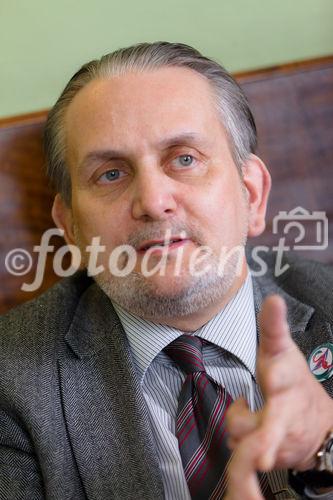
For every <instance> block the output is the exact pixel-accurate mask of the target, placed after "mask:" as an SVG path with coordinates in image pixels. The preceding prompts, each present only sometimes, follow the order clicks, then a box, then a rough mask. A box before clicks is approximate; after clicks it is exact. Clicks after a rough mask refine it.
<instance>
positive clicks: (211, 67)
mask: <svg viewBox="0 0 333 500" xmlns="http://www.w3.org/2000/svg"><path fill="white" fill-rule="evenodd" d="M165 66H171V67H172V66H175V67H183V68H188V69H191V70H193V71H196V72H197V73H199V74H201V75H203V76H204V77H206V78H207V80H208V81H209V82H210V84H211V87H212V90H213V92H214V94H215V97H216V105H217V110H218V112H219V114H220V117H221V122H222V124H223V126H224V128H225V130H226V132H227V135H228V139H229V143H230V146H231V151H232V154H233V157H234V160H235V163H236V165H237V167H238V168H239V170H240V171H241V167H242V165H243V163H244V161H245V160H246V158H248V156H249V155H250V154H251V153H254V152H255V149H256V145H257V132H256V126H255V122H254V119H253V116H252V113H251V110H250V108H249V105H248V101H247V98H246V96H245V94H244V92H243V90H242V89H241V88H240V86H239V85H238V83H237V82H236V81H235V80H234V79H233V78H232V76H231V75H230V74H229V73H228V72H227V71H226V70H225V69H224V68H223V67H222V66H221V65H220V64H218V63H217V62H215V61H213V60H211V59H209V58H207V57H204V56H203V55H201V54H200V52H199V51H198V50H196V49H194V48H192V47H190V46H188V45H184V44H180V43H170V42H155V43H140V44H137V45H133V46H131V47H127V48H123V49H119V50H116V51H115V52H111V53H110V54H106V55H105V56H103V57H102V58H101V59H96V60H93V61H90V62H88V63H87V64H85V65H84V66H82V68H81V69H80V70H79V71H78V72H77V73H75V75H74V76H73V77H72V78H71V80H70V81H69V82H68V84H67V85H66V87H65V89H64V90H63V92H62V94H61V95H60V97H59V99H58V100H57V102H56V104H55V105H54V106H53V108H52V109H51V110H50V112H49V115H48V119H47V123H46V128H45V135H44V147H45V153H46V160H47V174H48V176H49V178H50V180H51V182H52V184H53V186H54V187H55V189H56V191H57V192H59V193H61V195H62V197H63V199H64V200H65V202H66V203H67V204H68V205H70V203H71V179H70V173H69V169H68V167H67V166H66V161H65V156H66V140H65V137H64V127H63V123H64V118H65V113H66V111H67V108H68V106H69V104H70V103H71V101H72V100H73V98H74V97H75V95H76V94H77V93H78V92H79V91H80V90H81V89H82V88H83V87H84V86H85V85H87V84H88V83H89V82H91V81H92V80H94V79H97V78H110V77H112V76H119V75H123V74H125V73H128V72H133V71H141V72H143V71H150V70H154V69H158V68H161V67H165Z"/></svg>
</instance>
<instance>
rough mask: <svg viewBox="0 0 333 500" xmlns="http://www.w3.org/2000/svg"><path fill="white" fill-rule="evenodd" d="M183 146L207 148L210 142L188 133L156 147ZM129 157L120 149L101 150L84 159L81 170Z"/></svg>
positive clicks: (91, 152)
mask: <svg viewBox="0 0 333 500" xmlns="http://www.w3.org/2000/svg"><path fill="white" fill-rule="evenodd" d="M182 144H189V145H196V146H199V147H200V146H201V147H204V146H207V145H208V141H207V140H205V139H203V138H202V136H201V135H200V134H196V133H193V132H186V133H182V134H177V135H175V136H171V137H166V138H165V139H162V140H161V141H159V142H158V143H157V144H156V146H157V147H158V148H159V149H162V150H163V149H168V148H171V147H175V146H180V145H182ZM126 156H128V153H126V152H125V151H122V150H119V149H101V150H95V151H90V152H89V153H87V155H86V156H85V157H84V158H83V160H82V161H81V162H80V164H79V170H82V169H84V168H86V167H87V166H88V165H89V164H91V163H94V162H97V161H108V160H110V159H123V158H125V157H126Z"/></svg>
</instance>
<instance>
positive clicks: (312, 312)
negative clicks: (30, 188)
mask: <svg viewBox="0 0 333 500" xmlns="http://www.w3.org/2000/svg"><path fill="white" fill-rule="evenodd" d="M255 145H256V137H255V125H254V122H253V118H252V115H251V112H250V110H249V109H248V105H247V102H246V99H245V97H244V95H243V94H242V92H241V90H240V89H239V88H238V86H237V84H236V83H235V82H234V81H233V80H232V78H231V77H230V75H228V73H227V72H226V71H225V70H224V69H223V68H221V67H220V66H219V65H218V64H216V63H214V62H213V61H211V60H209V59H207V58H204V57H203V56H201V55H200V54H199V53H198V52H197V51H195V50H194V49H192V48H190V47H187V46H185V45H181V44H169V43H155V44H140V45H138V46H134V47H130V48H128V49H122V50H119V51H117V52H115V53H113V54H109V55H107V56H105V57H103V58H102V59H101V60H100V61H93V62H91V63H88V64H87V65H85V66H84V67H83V68H81V70H80V71H79V72H78V73H77V74H76V75H74V77H73V78H72V80H71V81H70V82H69V83H68V85H67V87H66V88H65V90H64V92H63V93H62V95H61V97H60V98H59V100H58V102H57V103H56V105H55V107H54V108H53V110H52V111H51V113H50V116H49V119H48V124H47V128H46V151H47V156H48V172H49V175H50V177H51V179H52V180H53V182H54V184H55V186H56V189H57V192H58V194H57V196H56V198H55V201H54V206H53V212H52V213H53V218H54V220H55V222H56V224H57V225H58V227H60V228H62V229H63V230H64V234H65V239H66V241H67V243H69V244H75V245H78V247H79V248H80V250H81V253H82V255H83V260H84V263H85V266H86V267H87V268H88V271H89V273H90V274H93V275H94V276H93V277H94V280H95V282H96V283H94V281H93V280H92V279H91V278H89V277H87V276H86V275H85V274H84V273H77V274H76V275H75V276H74V277H73V278H70V279H67V280H63V281H62V282H60V283H59V284H58V285H57V286H56V287H54V288H53V289H51V290H50V291H49V292H47V293H46V294H44V295H43V296H42V297H40V298H39V299H38V300H37V301H35V302H32V303H28V304H26V305H24V306H23V307H21V308H20V309H18V310H16V311H13V312H12V313H9V315H7V316H6V317H4V318H3V319H2V322H1V353H0V367H1V380H0V410H1V414H0V415H1V417H0V418H1V420H0V422H1V426H0V443H1V448H0V467H1V469H0V470H1V475H0V497H1V499H7V498H8V499H9V498H10V499H19V498H20V499H21V498H24V499H28V498H29V499H31V498H33V499H38V498H50V499H61V500H64V499H72V498H75V499H81V498H82V499H83V498H88V499H89V500H90V499H96V500H97V499H103V500H104V499H109V498H115V499H130V498H140V499H141V498H142V499H159V498H168V499H189V498H202V499H203V498H222V496H223V495H226V496H227V497H228V499H229V500H230V499H242V500H243V499H244V500H247V499H249V500H250V499H258V498H262V495H264V496H265V497H266V498H273V497H274V498H292V497H293V495H294V494H293V492H292V490H291V488H290V487H289V486H288V475H287V472H286V471H287V470H288V469H290V470H292V469H294V470H295V471H305V470H308V469H311V470H314V469H315V468H316V466H317V463H316V460H317V458H316V454H317V452H318V450H322V451H323V452H325V451H326V448H327V447H328V446H329V445H330V442H331V441H330V437H329V433H330V431H331V429H332V428H333V402H332V399H331V398H330V395H331V396H332V394H333V385H332V378H331V377H329V376H327V379H325V380H324V381H323V383H322V384H321V383H319V382H318V381H317V380H316V379H315V377H314V376H313V375H312V374H311V372H310V370H309V368H308V366H307V362H306V359H305V358H304V355H305V356H309V355H310V353H311V352H312V351H313V350H315V349H317V348H318V347H320V346H323V345H328V346H331V345H332V343H333V338H332V332H331V325H332V322H333V318H332V313H331V311H332V294H331V291H332V283H333V277H332V271H331V270H329V269H328V268H325V266H322V265H319V264H309V263H308V264H304V263H300V262H298V261H297V260H291V261H290V262H291V268H290V271H289V272H288V273H286V275H285V276H283V277H282V279H280V282H279V283H277V280H276V279H275V278H274V276H273V274H272V271H271V269H269V270H268V272H267V273H266V275H265V276H264V277H262V278H257V279H251V276H250V273H249V267H248V263H247V261H246V258H245V255H244V253H243V252H238V251H237V252H233V250H234V249H237V250H239V249H240V250H242V249H243V248H244V246H245V243H246V239H247V237H248V236H249V237H251V236H256V235H258V234H260V233H261V232H262V231H263V229H264V227H265V211H266V204H267V197H268V194H269V189H270V176H269V173H268V171H267V169H266V167H265V165H264V164H263V162H262V161H261V160H260V159H259V158H258V157H257V156H255V154H254V151H255ZM94 238H95V245H96V238H97V239H98V250H99V252H98V259H97V260H98V262H97V261H96V262H93V264H94V265H92V263H91V255H92V246H93V245H92V242H93V241H94ZM124 245H125V246H126V248H127V247H128V246H129V247H130V248H131V249H133V251H134V258H135V259H134V264H133V266H132V269H131V270H130V272H127V273H125V272H123V273H122V271H123V270H126V269H127V266H128V265H129V262H130V261H131V256H133V253H131V254H130V253H129V252H125V247H124ZM119 248H120V249H121V250H122V251H121V252H119V253H116V254H115V253H114V252H115V251H116V250H117V249H119ZM200 253H201V255H200ZM111 255H113V257H114V256H115V255H116V256H117V258H116V259H113V258H110V256H111ZM221 255H222V259H221ZM226 255H227V256H228V258H223V257H225V256H226ZM112 259H113V260H112ZM221 262H222V264H223V265H222V266H221ZM115 263H116V264H117V265H115ZM111 264H112V265H111ZM162 264H163V266H162ZM92 268H94V269H92ZM221 270H222V272H221ZM89 273H88V274H89ZM271 294H279V295H280V296H282V297H283V299H284V300H282V299H281V298H280V297H278V296H276V295H274V296H273V297H269V298H268V299H266V300H265V296H266V295H271ZM259 309H261V313H260V315H259V316H258V317H259V321H260V342H259V348H258V350H257V344H258V336H257V330H256V315H257V313H258V311H259ZM287 313H288V320H289V326H288V323H287ZM290 331H291V332H292V335H293V337H294V340H295V342H296V343H297V344H298V345H299V347H300V348H301V349H302V351H303V354H302V353H301V351H300V350H299V348H298V347H297V346H296V344H295V343H294V341H293V340H292V339H291V335H290ZM177 341H178V342H177ZM182 343H183V346H184V345H185V348H184V347H183V350H182V351H181V347H182V346H181V345H180V344H182ZM184 353H185V354H184ZM182 358H185V361H186V362H187V364H188V365H190V364H191V367H192V365H193V360H194V364H195V363H196V365H197V366H198V367H199V369H198V370H197V371H196V370H192V368H191V369H187V368H186V367H185V365H184V364H182ZM256 366H257V368H256ZM327 373H329V371H327ZM200 384H201V385H200ZM203 386H204V387H203ZM325 389H326V391H325ZM187 390H189V392H188V393H187V396H186V391H187ZM186 397H188V399H186ZM226 422H227V425H226ZM184 426H185V427H184ZM184 429H185V434H184V432H183V431H184ZM182 433H183V434H182ZM227 436H228V441H227ZM228 447H229V448H232V449H233V456H232V458H230V452H229V451H228ZM324 454H325V456H328V453H324ZM203 471H204V472H203ZM226 474H228V476H229V483H228V488H227V489H226V483H227V481H226ZM324 474H325V477H324V479H322V477H323V476H321V473H317V475H316V472H314V475H311V472H310V473H309V472H307V473H305V474H304V475H303V476H302V475H298V476H296V477H297V481H298V484H297V485H295V487H297V488H300V491H301V490H303V491H304V494H306V495H307V496H308V497H310V498H317V496H316V495H317V494H318V492H319V493H320V494H322V495H324V496H322V497H319V498H332V493H331V491H332V489H331V488H332V487H333V481H331V482H330V477H331V473H330V472H326V473H324ZM290 476H291V477H292V474H290ZM294 482H295V480H294Z"/></svg>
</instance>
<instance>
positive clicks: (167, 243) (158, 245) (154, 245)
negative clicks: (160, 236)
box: [137, 236, 189, 254]
mask: <svg viewBox="0 0 333 500" xmlns="http://www.w3.org/2000/svg"><path fill="white" fill-rule="evenodd" d="M188 241H189V239H188V238H182V237H180V236H171V237H170V238H168V239H164V240H147V241H144V242H143V243H142V244H141V245H140V246H139V247H138V249H137V251H138V253H139V254H144V253H145V252H147V250H151V249H154V251H156V252H161V251H163V250H165V248H168V250H172V249H175V248H179V247H180V246H182V245H184V244H185V243H186V242H188Z"/></svg>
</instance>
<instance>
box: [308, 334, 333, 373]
mask: <svg viewBox="0 0 333 500" xmlns="http://www.w3.org/2000/svg"><path fill="white" fill-rule="evenodd" d="M308 364H309V367H310V370H311V372H312V374H313V375H314V376H315V377H316V379H317V380H318V381H319V382H323V381H324V380H327V379H328V378H330V377H331V376H332V375H333V344H331V343H329V342H328V343H327V344H322V345H320V346H318V347H316V348H315V349H314V350H313V351H312V353H311V354H310V356H309V360H308Z"/></svg>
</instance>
